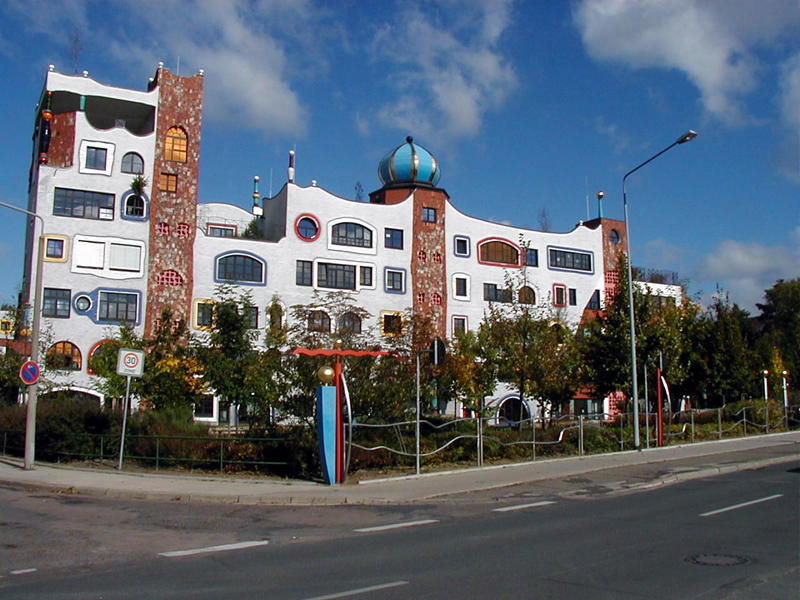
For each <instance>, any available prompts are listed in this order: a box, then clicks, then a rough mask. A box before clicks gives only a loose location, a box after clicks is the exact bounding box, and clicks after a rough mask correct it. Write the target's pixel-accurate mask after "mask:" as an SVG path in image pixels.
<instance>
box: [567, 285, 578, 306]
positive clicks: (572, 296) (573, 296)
mask: <svg viewBox="0 0 800 600" xmlns="http://www.w3.org/2000/svg"><path fill="white" fill-rule="evenodd" d="M568 296H569V305H570V306H577V304H578V290H576V289H575V288H569V293H568Z"/></svg>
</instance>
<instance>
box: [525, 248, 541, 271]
mask: <svg viewBox="0 0 800 600" xmlns="http://www.w3.org/2000/svg"><path fill="white" fill-rule="evenodd" d="M524 258H525V266H526V267H538V266H539V251H538V250H537V249H536V248H525V254H524Z"/></svg>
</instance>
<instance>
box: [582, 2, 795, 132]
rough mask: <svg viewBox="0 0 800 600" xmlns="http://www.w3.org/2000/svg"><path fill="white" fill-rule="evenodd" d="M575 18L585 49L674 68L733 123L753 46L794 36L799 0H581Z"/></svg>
mask: <svg viewBox="0 0 800 600" xmlns="http://www.w3.org/2000/svg"><path fill="white" fill-rule="evenodd" d="M574 19H575V23H576V25H577V27H578V29H579V31H580V33H581V36H582V38H583V43H584V45H585V46H586V49H587V51H588V52H589V54H590V55H591V56H592V57H593V58H595V59H597V60H603V61H616V62H620V63H623V64H626V65H628V66H630V67H633V68H647V67H656V68H664V69H677V70H679V71H682V72H683V73H684V74H685V75H686V76H687V77H688V78H689V80H690V81H691V82H692V83H693V84H694V85H695V86H697V88H698V89H699V91H700V95H701V98H702V102H703V105H704V107H705V109H706V110H707V111H708V112H709V113H710V114H712V115H714V116H715V117H717V118H718V119H721V120H723V121H725V122H728V123H736V122H739V121H741V120H742V119H744V118H746V111H745V108H744V99H745V98H746V96H747V95H748V93H750V92H752V91H753V90H755V89H756V88H757V87H758V85H759V78H760V76H761V75H762V69H763V68H764V67H763V65H762V64H761V63H760V61H759V60H758V55H757V50H758V49H759V48H760V47H764V46H770V45H773V46H775V47H779V46H780V38H781V36H783V35H786V36H788V37H789V39H791V36H794V35H796V31H797V27H798V26H800V5H798V3H797V1H796V0H774V1H773V2H770V3H769V5H768V6H765V5H763V4H762V3H758V2H752V1H751V0H726V1H725V2H706V1H703V0H583V1H582V2H581V3H580V4H579V5H578V6H577V8H576V10H575V13H574Z"/></svg>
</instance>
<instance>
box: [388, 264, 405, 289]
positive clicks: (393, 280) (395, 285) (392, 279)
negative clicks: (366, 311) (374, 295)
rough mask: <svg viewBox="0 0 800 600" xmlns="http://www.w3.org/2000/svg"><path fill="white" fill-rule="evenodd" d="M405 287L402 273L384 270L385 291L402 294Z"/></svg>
mask: <svg viewBox="0 0 800 600" xmlns="http://www.w3.org/2000/svg"><path fill="white" fill-rule="evenodd" d="M404 289H405V286H404V284H403V272H402V271H394V270H392V269H387V270H386V291H391V292H402V291H404Z"/></svg>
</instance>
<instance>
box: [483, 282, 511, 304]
mask: <svg viewBox="0 0 800 600" xmlns="http://www.w3.org/2000/svg"><path fill="white" fill-rule="evenodd" d="M483 299H484V300H486V301H488V302H511V290H508V289H503V288H499V287H497V284H494V283H484V284H483Z"/></svg>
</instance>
